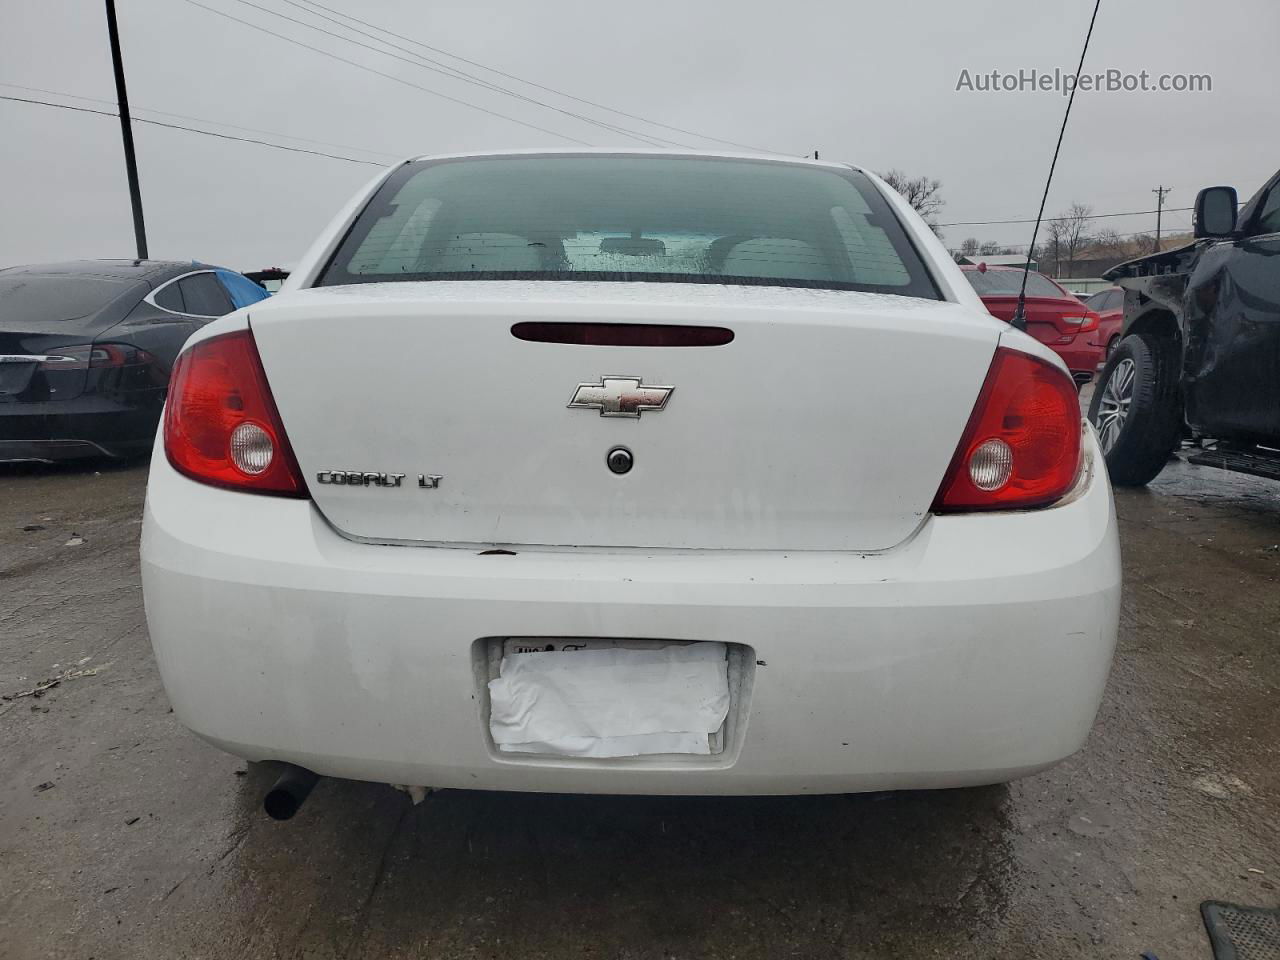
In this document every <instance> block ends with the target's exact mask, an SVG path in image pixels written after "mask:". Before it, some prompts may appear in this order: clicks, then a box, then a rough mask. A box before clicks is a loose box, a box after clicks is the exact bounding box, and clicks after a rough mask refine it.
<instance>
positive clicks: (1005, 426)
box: [933, 347, 1081, 513]
mask: <svg viewBox="0 0 1280 960" xmlns="http://www.w3.org/2000/svg"><path fill="white" fill-rule="evenodd" d="M1080 434H1081V417H1080V401H1079V399H1078V397H1077V394H1076V387H1075V384H1074V383H1073V382H1072V380H1071V378H1070V377H1069V376H1068V375H1067V374H1065V373H1064V372H1063V371H1062V370H1060V369H1058V367H1056V366H1054V365H1053V364H1052V363H1049V362H1047V361H1045V360H1041V359H1039V358H1038V357H1033V356H1029V355H1028V354H1025V353H1021V352H1019V351H1017V350H1010V349H1008V348H1007V347H1000V348H999V349H997V350H996V354H995V357H994V358H993V359H992V361H991V368H990V369H989V370H988V371H987V379H986V382H985V383H984V384H983V385H982V392H981V393H979V394H978V402H977V405H976V406H975V407H974V408H973V413H972V414H971V415H970V417H969V424H968V426H966V427H965V431H964V436H963V438H962V439H961V441H960V445H959V446H958V447H957V448H956V453H955V456H954V457H952V460H951V466H950V467H949V468H948V469H947V475H946V479H944V480H943V481H942V486H941V488H940V489H939V490H938V495H937V497H935V498H934V502H933V510H934V511H935V512H936V513H955V512H959V511H967V510H1015V509H1025V508H1028V507H1040V506H1045V505H1046V504H1050V503H1053V502H1054V501H1055V500H1058V499H1061V497H1062V496H1063V495H1065V494H1066V493H1067V492H1068V491H1069V490H1070V489H1071V487H1072V486H1073V485H1074V483H1075V482H1076V477H1077V475H1078V473H1079V470H1080Z"/></svg>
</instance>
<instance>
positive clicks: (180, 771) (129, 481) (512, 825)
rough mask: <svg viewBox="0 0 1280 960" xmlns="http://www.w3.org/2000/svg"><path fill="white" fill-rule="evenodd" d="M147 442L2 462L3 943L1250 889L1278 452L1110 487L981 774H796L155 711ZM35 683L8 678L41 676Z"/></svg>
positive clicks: (1190, 915) (1044, 918) (1262, 797)
mask: <svg viewBox="0 0 1280 960" xmlns="http://www.w3.org/2000/svg"><path fill="white" fill-rule="evenodd" d="M145 477H146V471H145V466H143V465H137V464H135V465H128V466H124V467H104V466H98V467H87V468H73V469H51V468H37V467H29V468H26V467H18V468H7V469H5V468H0V694H4V695H8V696H9V697H13V699H9V700H0V957H3V958H24V960H25V958H35V957H77V958H89V957H94V958H98V960H102V958H117V957H119V958H130V960H137V958H153V957H154V958H166V960H168V958H177V957H211V958H218V957H226V958H241V957H251V958H255V960H256V958H270V957H295V956H297V957H301V956H306V957H322V958H324V957H364V958H383V957H433V958H437V957H463V956H465V957H508V956H511V957H521V958H531V957H602V958H603V957H685V958H688V957H740V958H755V957H760V958H766V957H768V958H771V957H832V956H848V957H934V956H940V957H973V958H991V957H1001V958H1004V957H1053V958H1059V957H1073V956H1082V957H1126V958H1137V957H1138V956H1139V955H1140V953H1142V952H1143V951H1151V952H1153V953H1154V954H1155V955H1156V956H1158V957H1159V958H1160V960H1189V958H1206V957H1208V956H1209V948H1208V944H1207V941H1206V939H1205V936H1204V933H1203V929H1202V926H1201V922H1200V918H1199V914H1198V911H1197V907H1198V904H1199V903H1200V901H1202V900H1204V899H1207V898H1222V899H1227V900H1234V901H1238V902H1242V903H1250V904H1263V905H1275V904H1276V902H1277V899H1280V893H1278V892H1277V886H1278V885H1280V826H1278V824H1280V799H1278V798H1280V763H1278V762H1277V761H1278V759H1280V757H1278V751H1277V735H1278V733H1280V699H1278V697H1277V694H1278V692H1280V656H1278V651H1280V589H1278V588H1277V585H1276V579H1277V576H1278V575H1280V484H1273V483H1268V482H1266V481H1258V480H1251V479H1248V478H1241V477H1233V476H1223V475H1221V474H1218V473H1216V472H1214V471H1210V470H1206V469H1203V468H1196V467H1191V466H1188V465H1186V464H1182V463H1179V464H1174V465H1171V467H1170V469H1168V470H1167V471H1166V472H1165V474H1164V475H1163V476H1162V477H1161V479H1160V480H1159V481H1158V482H1157V483H1155V484H1154V485H1153V486H1152V487H1151V488H1150V489H1149V490H1147V491H1122V492H1121V493H1120V494H1119V496H1118V506H1119V511H1120V515H1121V518H1122V527H1121V531H1122V536H1123V540H1124V564H1125V572H1126V581H1127V582H1126V591H1125V597H1124V614H1123V621H1122V625H1121V636H1120V647H1119V651H1118V655H1117V659H1116V664H1115V669H1114V671H1113V673H1112V676H1111V682H1110V684H1109V686H1108V689H1107V696H1106V700H1105V702H1104V704H1103V706H1102V710H1101V713H1100V715H1099V717H1098V722H1097V726H1096V728H1095V730H1094V733H1093V735H1092V737H1091V738H1090V740H1089V742H1088V744H1087V746H1086V747H1085V748H1084V750H1083V751H1082V752H1081V753H1079V754H1078V755H1077V756H1075V757H1073V758H1071V759H1070V760H1069V761H1067V762H1066V763H1064V764H1062V765H1061V766H1059V767H1058V768H1056V769H1054V770H1051V771H1048V772H1046V773H1043V774H1041V775H1039V776H1035V777H1031V778H1028V779H1025V780H1021V781H1019V782H1016V783H1013V784H1010V785H1008V786H1000V787H989V788H982V789H975V790H958V791H942V792H934V793H903V794H875V795H863V796H843V797H826V798H814V797H807V798H797V799H733V800H726V799H705V800H697V799H695V800H689V799H655V798H625V799H624V798H588V797H567V796H534V795H502V794H484V793H462V792H453V793H441V794H436V795H434V796H432V797H430V798H428V800H427V801H426V802H425V803H423V804H422V805H421V806H417V807H414V806H411V805H410V803H409V800H408V798H407V797H406V796H405V795H403V794H400V793H397V792H395V791H394V790H392V789H391V788H390V787H387V786H380V785H376V784H366V783H352V782H335V781H325V782H322V783H321V784H320V786H319V787H317V789H316V791H315V793H314V795H313V796H312V798H311V800H310V801H309V802H308V804H307V805H306V806H305V807H304V808H303V810H302V812H301V813H300V814H299V815H298V817H297V818H296V819H294V820H293V821H291V822H288V823H275V822H272V821H270V820H268V819H267V818H266V817H265V816H264V815H263V814H262V813H261V812H260V806H259V804H260V799H261V796H262V793H263V791H264V789H265V787H266V786H267V784H268V781H269V779H270V776H271V773H270V771H269V770H266V769H263V768H261V767H257V766H255V767H252V768H249V767H247V766H246V764H244V763H243V762H241V761H239V760H236V759H235V758H233V757H229V756H226V755H224V754H221V753H219V752H218V751H216V750H214V749H212V748H210V747H208V746H206V745H204V744H203V743H201V742H199V741H197V740H196V739H195V738H193V737H192V736H190V735H189V734H187V733H186V732H185V731H184V730H183V729H182V727H181V726H180V725H179V724H178V723H177V722H176V721H175V719H174V717H173V715H172V714H171V713H170V712H169V706H168V703H167V702H166V700H165V695H164V691H163V690H162V689H161V686H160V681H159V677H158V676H157V674H156V670H155V666H154V664H153V662H152V658H151V651H150V648H149V646H148V642H147V633H146V628H145V625H144V621H143V611H142V597H141V594H140V592H139V587H138V561H137V540H138V531H139V515H140V510H141V506H142V499H143V490H144V483H145ZM57 678H62V679H61V681H60V682H58V683H57V684H56V685H54V686H49V687H48V688H47V690H45V692H44V693H43V695H41V696H38V697H37V696H21V694H23V693H24V692H27V691H31V690H34V689H37V688H38V687H40V686H42V685H47V684H48V682H49V681H51V680H55V679H57Z"/></svg>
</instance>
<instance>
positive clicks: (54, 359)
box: [40, 343, 155, 370]
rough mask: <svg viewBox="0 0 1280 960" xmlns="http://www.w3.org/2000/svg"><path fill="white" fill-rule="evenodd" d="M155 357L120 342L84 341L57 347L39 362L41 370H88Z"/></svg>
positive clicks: (146, 361) (134, 362)
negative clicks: (69, 345)
mask: <svg viewBox="0 0 1280 960" xmlns="http://www.w3.org/2000/svg"><path fill="white" fill-rule="evenodd" d="M154 361H155V357H153V356H151V354H149V353H147V351H145V350H139V349H138V348H137V347H131V346H128V345H127V344H121V343H86V344H77V345H76V346H72V347H58V348H57V352H56V353H53V354H50V355H48V356H46V357H45V358H44V360H43V361H41V363H40V369H41V370H88V369H89V368H91V367H92V368H94V369H97V368H99V367H127V366H132V365H136V364H144V363H153V362H154Z"/></svg>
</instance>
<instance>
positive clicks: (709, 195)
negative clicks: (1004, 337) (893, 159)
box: [318, 155, 940, 300]
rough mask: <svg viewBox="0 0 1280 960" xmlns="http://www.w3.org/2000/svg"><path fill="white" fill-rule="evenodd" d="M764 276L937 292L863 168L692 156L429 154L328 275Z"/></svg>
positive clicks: (403, 175) (387, 192) (346, 243)
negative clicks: (445, 157) (436, 156)
mask: <svg viewBox="0 0 1280 960" xmlns="http://www.w3.org/2000/svg"><path fill="white" fill-rule="evenodd" d="M526 279H533V280H608V281H625V280H637V281H659V282H673V283H731V284H768V285H774V286H796V287H819V288H828V289H837V290H868V291H872V292H877V293H895V294H902V295H905V296H912V297H926V298H929V299H934V300H936V299H940V297H939V294H938V291H937V288H936V287H935V286H934V284H933V282H932V280H931V279H930V277H929V274H928V272H927V271H926V269H925V267H924V264H923V263H922V262H921V260H920V257H919V255H918V254H917V253H916V252H915V250H914V249H913V247H912V246H911V243H910V242H909V241H908V239H907V237H906V234H905V233H904V231H903V228H902V226H901V225H900V224H899V222H898V220H897V218H896V217H895V216H894V214H893V212H892V211H891V210H890V209H889V207H888V205H887V203H886V202H885V201H884V199H883V198H882V197H881V196H880V194H879V192H878V191H877V190H876V188H875V186H874V185H873V184H872V183H871V182H870V181H869V180H868V179H867V178H866V177H865V176H863V175H862V174H859V173H856V172H854V171H838V170H830V169H823V168H821V167H804V166H798V165H790V164H783V163H770V162H768V161H748V160H720V159H714V158H694V157H637V156H571V155H570V156H554V157H551V156H537V155H534V156H527V157H493V158H473V159H467V160H449V161H419V162H417V163H410V164H406V165H405V166H404V167H402V168H400V169H399V170H397V171H396V172H395V173H394V174H392V176H391V177H390V178H389V179H388V180H387V182H386V183H384V184H383V186H382V187H381V188H380V189H379V190H378V192H377V194H376V195H375V196H374V197H373V199H372V200H371V201H370V202H369V204H368V206H366V207H365V209H364V211H363V212H362V213H361V214H360V216H359V217H358V218H357V220H356V222H355V224H354V226H353V227H352V229H351V231H350V232H349V233H348V235H347V236H346V238H345V239H344V240H343V242H342V244H341V245H340V246H339V248H338V250H337V252H336V253H335V254H334V256H333V259H332V260H330V262H329V263H328V265H327V266H326V267H325V270H324V273H323V274H322V276H321V278H320V280H319V281H318V284H319V285H320V286H328V285H333V284H348V283H373V282H385V281H389V280H526Z"/></svg>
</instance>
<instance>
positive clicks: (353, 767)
mask: <svg viewBox="0 0 1280 960" xmlns="http://www.w3.org/2000/svg"><path fill="white" fill-rule="evenodd" d="M1090 446H1091V447H1092V440H1090ZM1094 459H1095V462H1096V464H1097V469H1096V470H1095V471H1093V475H1092V477H1091V479H1090V480H1089V482H1088V484H1087V486H1086V487H1085V488H1084V490H1083V492H1082V493H1081V494H1080V495H1079V496H1078V497H1077V498H1076V499H1074V500H1073V501H1072V502H1070V503H1066V504H1064V505H1060V506H1058V507H1055V508H1052V509H1048V510H1041V511H1035V512H1029V513H1022V514H990V515H971V516H948V517H931V518H929V519H928V520H927V521H926V522H925V523H924V525H923V526H922V527H921V529H920V530H919V531H918V533H917V534H916V535H915V536H914V537H913V538H912V539H910V540H909V541H908V542H906V543H904V544H902V545H901V546H899V547H897V548H895V549H893V550H891V551H888V552H885V553H881V554H873V555H857V554H848V553H842V554H833V553H809V554H805V553H799V554H792V555H786V554H780V553H752V552H735V553H730V552H716V551H694V552H680V551H659V552H648V553H646V552H640V551H637V552H612V553H610V552H603V551H593V552H585V551H529V552H524V551H517V553H516V555H514V556H509V555H490V556H481V555H479V554H478V553H477V552H476V551H474V550H462V549H444V548H429V547H394V546H381V545H372V544H365V543H355V542H352V541H349V540H346V539H344V538H342V537H340V536H338V535H337V534H335V533H334V532H333V530H332V529H331V528H330V527H329V526H328V525H327V524H326V522H325V521H324V519H323V518H322V517H321V516H320V515H319V514H318V513H317V511H316V510H315V508H314V506H313V505H312V504H311V503H309V502H306V501H290V500H282V499H276V498H271V497H260V496H251V495H245V494H238V493H233V492H229V491H224V490H218V489H214V488H211V487H205V486H201V485H199V484H196V483H194V482H192V481H190V480H188V479H186V478H184V477H182V476H180V475H178V474H176V473H175V472H174V471H173V470H172V468H170V466H169V464H168V463H167V461H166V460H165V458H164V457H163V455H160V454H159V453H157V455H156V456H155V457H154V458H153V464H152V473H151V481H150V487H149V489H148V494H147V508H146V517H145V522H144V528H143V538H142V577H143V586H144V591H145V597H146V610H147V621H148V624H149V627H150V631H151V639H152V643H153V645H154V648H155V653H156V659H157V661H158V663H159V667H160V671H161V674H162V676H163V679H164V683H165V687H166V689H167V691H168V694H169V697H170V700H171V702H172V704H173V707H174V710H175V711H176V713H177V715H178V717H179V718H180V719H181V720H182V721H183V722H184V723H185V724H186V725H187V726H188V727H190V728H191V729H192V730H193V731H194V732H196V733H197V734H198V735H200V736H201V737H203V738H205V739H207V740H209V741H211V742H212V743H214V744H216V745H218V746H220V747H222V748H224V749H226V750H228V751H230V752H232V753H235V754H238V755H240V756H243V757H247V758H249V759H279V760H288V761H291V762H293V763H297V764H300V765H302V766H305V767H309V768H311V769H313V770H315V771H316V772H318V773H321V774H326V775H332V776H340V777H351V778H356V779H366V780H375V781H384V782H393V783H407V784H416V785H425V786H434V787H469V788H480V789H498V790H530V791H560V792H583V793H644V794H776V793H821V792H852V791H860V790H877V789H890V788H926V787H945V786H961V785H968V784H977V783H989V782H995V781H1001V780H1007V779H1011V778H1013V777H1016V776H1020V775H1023V774H1026V773H1030V772H1033V771H1035V770H1038V769H1042V768H1044V767H1046V766H1048V765H1051V764H1053V763H1054V762H1056V761H1058V760H1060V759H1062V758H1064V757H1066V756H1068V755H1069V754H1071V753H1072V752H1074V751H1075V750H1076V749H1078V748H1079V747H1080V745H1081V744H1082V742H1083V741H1084V739H1085V737H1086V736H1087V734H1088V731H1089V729H1090V727H1091V725H1092V723H1093V719H1094V716H1095V713H1096V711H1097V707H1098V703H1099V700H1100V698H1101V696H1102V691H1103V686H1104V684H1105V682H1106V678H1107V673H1108V670H1109V668H1110V663H1111V657H1112V652H1113V648H1114V644H1115V637H1116V625H1117V620H1118V616H1119V600H1120V565H1119V547H1118V540H1117V534H1116V523H1115V514H1114V510H1113V508H1112V502H1111V495H1110V490H1109V488H1108V485H1107V480H1106V473H1105V471H1104V470H1102V469H1101V459H1100V457H1099V456H1098V454H1097V452H1096V449H1095V450H1094ZM503 636H526V637H527V636H546V637H564V636H597V637H633V638H634V637H644V638H659V639H680V640H721V641H726V642H729V643H734V644H741V645H745V646H746V647H748V648H750V651H751V656H752V657H753V658H754V660H753V662H754V670H753V677H752V679H751V683H750V684H749V689H744V691H743V693H742V694H741V697H742V698H743V699H742V702H741V704H740V707H741V709H742V717H743V720H742V723H741V725H740V731H739V735H738V736H737V740H736V742H735V743H734V744H733V746H732V748H731V749H727V750H726V751H725V753H723V754H721V755H719V756H714V757H710V758H708V757H649V758H634V759H627V760H591V759H563V758H546V757H521V756H519V755H511V754H499V752H498V751H497V750H496V748H495V747H494V745H493V743H492V742H491V740H490V739H489V736H488V732H487V703H486V693H485V686H484V681H485V679H486V674H485V672H484V665H483V662H482V658H479V657H477V649H478V641H481V639H482V638H489V637H503Z"/></svg>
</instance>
